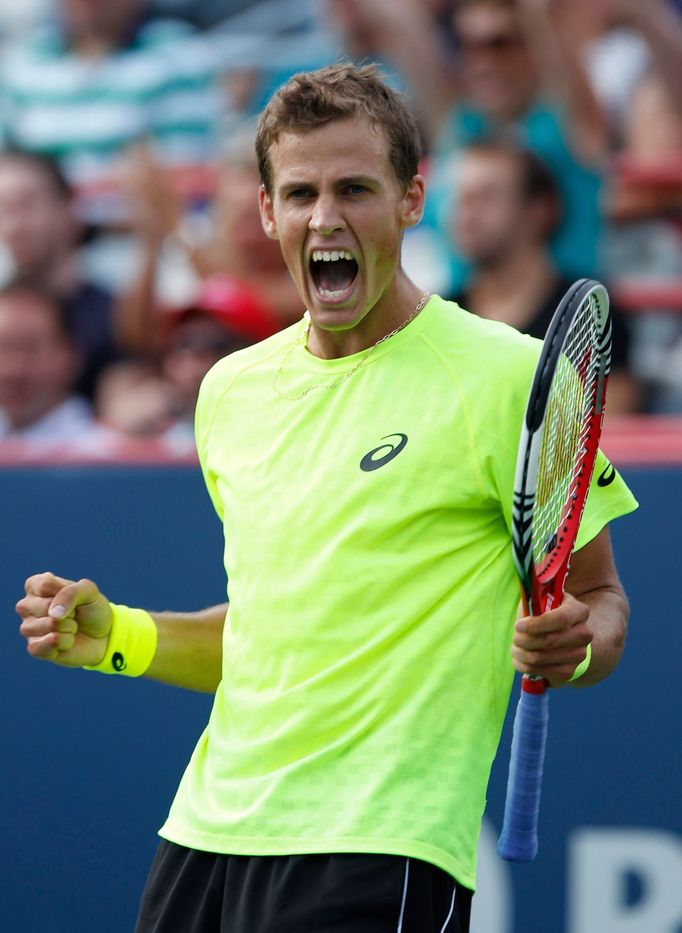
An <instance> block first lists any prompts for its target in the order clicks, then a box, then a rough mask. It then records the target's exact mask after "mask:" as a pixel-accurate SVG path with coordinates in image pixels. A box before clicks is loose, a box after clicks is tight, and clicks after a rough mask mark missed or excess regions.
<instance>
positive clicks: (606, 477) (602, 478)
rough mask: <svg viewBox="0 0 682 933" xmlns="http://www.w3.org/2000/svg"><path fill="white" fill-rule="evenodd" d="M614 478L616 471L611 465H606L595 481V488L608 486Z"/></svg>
mask: <svg viewBox="0 0 682 933" xmlns="http://www.w3.org/2000/svg"><path fill="white" fill-rule="evenodd" d="M615 478H616V470H615V467H614V466H613V464H612V463H609V464H607V465H606V466H605V467H604V469H603V470H602V472H601V473H600V475H599V478H598V479H597V486H610V485H611V483H612V482H613V481H614V479H615Z"/></svg>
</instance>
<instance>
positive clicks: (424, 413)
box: [161, 297, 636, 888]
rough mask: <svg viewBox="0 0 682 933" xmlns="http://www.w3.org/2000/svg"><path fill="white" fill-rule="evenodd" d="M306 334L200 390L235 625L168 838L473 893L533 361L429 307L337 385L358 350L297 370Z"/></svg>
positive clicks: (502, 695)
mask: <svg viewBox="0 0 682 933" xmlns="http://www.w3.org/2000/svg"><path fill="white" fill-rule="evenodd" d="M299 334H300V325H295V326H294V327H293V328H289V329H287V330H286V331H284V332H282V333H280V334H277V335H275V336H274V337H272V338H270V339H269V340H266V341H265V342H263V343H261V344H258V345H256V346H254V347H250V348H248V349H246V350H243V351H240V352H239V353H237V354H234V355H233V356H231V357H228V358H227V359H225V360H222V361H221V362H220V363H218V364H217V366H215V367H214V368H213V370H212V371H211V372H210V373H209V375H208V376H207V378H206V380H205V382H204V384H203V387H202V390H201V395H200V399H199V404H198V409H197V422H196V423H197V442H198V449H199V455H200V460H201V464H202V469H203V471H204V476H205V479H206V483H207V486H208V490H209V493H210V495H211V498H212V500H213V502H214V504H215V507H216V510H217V512H218V514H219V516H220V518H221V519H222V521H223V524H224V531H225V542H226V544H225V567H226V570H227V574H228V578H229V593H230V610H229V613H228V616H227V620H226V624H225V629H224V640H223V679H222V682H221V684H220V686H219V688H218V691H217V694H216V698H215V703H214V706H213V710H212V713H211V716H210V720H209V723H208V726H207V728H206V730H205V731H204V733H203V735H202V736H201V738H200V740H199V742H198V745H197V747H196V749H195V751H194V754H193V756H192V759H191V761H190V763H189V765H188V767H187V770H186V772H185V774H184V776H183V778H182V781H181V783H180V787H179V790H178V792H177V795H176V798H175V801H174V803H173V805H172V808H171V811H170V815H169V817H168V820H167V822H166V823H165V825H164V826H163V828H162V829H161V835H162V836H164V837H165V838H167V839H169V840H171V841H174V842H177V843H179V844H181V845H185V846H189V847H192V848H197V849H203V850H208V851H213V852H224V853H232V854H254V855H276V854H295V853H305V852H341V851H343V852H372V853H387V854H395V855H403V856H411V857H415V858H420V859H424V860H426V861H428V862H432V863H433V864H435V865H438V866H440V867H441V868H443V869H444V870H445V871H447V872H450V873H451V874H452V875H454V876H455V877H456V878H457V879H458V881H459V882H460V883H462V884H464V885H467V886H468V887H472V888H473V887H474V883H475V867H476V866H475V861H476V845H477V839H478V834H479V830H480V823H481V817H482V813H483V809H484V805H485V792H486V786H487V781H488V776H489V772H490V767H491V763H492V759H493V756H494V754H495V750H496V747H497V744H498V741H499V736H500V730H501V727H502V722H503V719H504V715H505V710H506V707H507V702H508V698H509V691H510V687H511V683H512V678H513V669H512V664H511V657H510V644H511V637H512V627H513V621H514V617H515V611H516V607H517V604H518V598H519V589H518V587H519V584H518V580H517V578H516V575H515V571H514V567H513V563H512V557H511V544H510V524H511V501H512V488H513V480H514V467H515V462H516V448H517V444H518V437H519V433H520V425H521V420H522V416H523V412H524V410H525V405H526V402H527V397H528V390H529V386H530V382H531V379H532V374H533V370H534V366H535V362H536V359H537V355H538V349H539V342H538V341H536V340H533V339H531V338H529V337H525V336H522V335H520V334H518V333H517V332H516V331H513V330H511V329H510V328H508V327H506V326H504V325H501V324H497V323H493V322H490V321H483V320H481V319H479V318H477V317H475V316H473V315H469V314H468V313H467V312H465V311H462V310H461V309H460V308H458V307H457V306H456V305H453V304H450V303H447V302H445V301H443V300H442V299H439V298H437V297H433V298H431V300H430V301H429V303H428V304H427V306H426V308H425V309H424V310H423V311H422V313H421V314H420V315H419V316H418V317H417V318H416V319H415V320H414V321H413V322H411V323H410V324H409V325H408V326H407V327H406V328H404V329H403V330H402V331H400V332H399V333H397V334H396V335H395V336H393V337H391V338H390V339H389V340H387V341H385V342H384V343H383V344H381V345H379V346H377V347H376V348H375V349H374V350H373V351H372V353H371V354H370V355H369V356H368V357H367V360H366V363H365V364H364V365H362V366H360V367H359V368H357V369H356V370H355V371H354V372H353V373H352V375H351V376H350V377H349V378H348V379H346V380H344V378H343V377H344V374H345V373H348V372H349V371H350V370H352V369H353V368H354V367H356V366H357V363H358V361H359V360H360V357H361V354H359V355H356V356H351V357H345V358H342V359H338V360H320V359H318V358H316V357H314V356H312V355H311V354H310V353H309V352H308V351H307V350H306V349H305V348H304V347H303V345H302V344H300V343H299V344H298V345H296V347H295V349H294V350H293V351H292V350H291V347H292V344H293V342H294V341H295V340H296V338H297V336H298V335H299ZM278 373H279V376H278ZM275 379H277V385H278V387H279V388H280V390H281V391H283V392H285V393H286V394H288V395H293V396H295V395H297V394H300V393H301V392H302V391H303V390H304V389H305V388H306V386H308V385H311V384H315V383H317V384H323V385H327V384H330V383H335V387H334V388H321V389H316V390H314V391H312V392H311V393H310V394H309V395H307V396H306V397H305V398H301V399H298V400H291V399H289V398H282V397H280V396H279V395H278V394H277V393H276V392H275V391H274V389H273V381H275ZM602 466H603V464H600V465H598V467H597V471H599V470H600V469H601V468H602ZM635 506H636V503H635V501H634V499H633V498H632V496H631V494H630V492H629V491H628V490H627V487H626V486H625V484H624V483H623V481H622V480H621V479H620V478H619V477H618V478H617V479H616V481H614V482H612V483H611V484H610V485H608V486H606V487H603V488H602V487H599V486H597V485H596V484H595V485H594V487H593V489H592V491H591V494H590V499H589V503H588V506H587V509H586V512H585V516H584V520H583V527H582V531H581V540H582V543H583V544H584V543H586V542H587V541H588V540H590V538H592V537H594V536H595V535H596V534H597V533H598V532H599V531H600V530H601V528H602V527H603V526H604V525H605V524H606V523H607V522H608V521H609V520H610V519H612V518H614V517H616V516H618V515H621V514H624V513H626V512H629V511H631V510H632V509H633V508H635Z"/></svg>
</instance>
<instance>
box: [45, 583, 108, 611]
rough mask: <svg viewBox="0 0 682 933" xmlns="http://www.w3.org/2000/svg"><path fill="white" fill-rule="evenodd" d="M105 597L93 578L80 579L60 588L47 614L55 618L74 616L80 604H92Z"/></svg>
mask: <svg viewBox="0 0 682 933" xmlns="http://www.w3.org/2000/svg"><path fill="white" fill-rule="evenodd" d="M104 599H105V597H104V596H103V595H102V594H101V593H100V591H99V589H98V588H97V585H96V584H95V583H93V582H92V580H78V581H76V582H75V583H68V584H67V585H66V586H64V587H62V589H60V590H59V592H58V593H57V594H56V596H54V597H53V598H52V602H51V603H50V606H49V608H48V610H47V614H48V615H49V616H50V617H51V618H53V619H65V618H66V617H67V616H74V615H75V613H76V609H77V608H78V607H79V606H87V605H92V604H93V603H97V602H99V601H101V600H104Z"/></svg>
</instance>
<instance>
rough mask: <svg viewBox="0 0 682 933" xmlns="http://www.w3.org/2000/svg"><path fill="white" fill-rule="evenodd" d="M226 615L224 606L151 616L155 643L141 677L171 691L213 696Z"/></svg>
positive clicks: (156, 613)
mask: <svg viewBox="0 0 682 933" xmlns="http://www.w3.org/2000/svg"><path fill="white" fill-rule="evenodd" d="M226 611H227V604H222V605H219V606H211V608H209V609H203V610H201V611H200V612H190V613H181V612H153V613H152V617H153V619H154V621H155V622H156V626H157V629H158V643H157V648H156V653H155V655H154V659H153V661H152V663H151V665H150V666H149V668H148V669H147V671H146V673H145V677H149V678H150V679H151V680H157V681H160V682H162V683H165V684H171V685H172V686H174V687H184V688H186V689H188V690H199V691H201V692H203V693H215V691H216V689H217V687H218V684H219V683H220V678H221V668H222V638H223V625H224V623H225V613H226Z"/></svg>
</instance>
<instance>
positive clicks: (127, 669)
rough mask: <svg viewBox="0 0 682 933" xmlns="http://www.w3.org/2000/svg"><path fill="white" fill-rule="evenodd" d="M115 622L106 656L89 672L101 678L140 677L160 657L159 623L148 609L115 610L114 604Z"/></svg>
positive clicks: (124, 607)
mask: <svg viewBox="0 0 682 933" xmlns="http://www.w3.org/2000/svg"><path fill="white" fill-rule="evenodd" d="M110 606H111V611H112V614H113V619H112V622H111V631H110V633H109V642H108V644H107V650H106V654H105V655H104V657H103V658H102V660H101V661H100V662H99V664H95V665H93V666H92V667H89V666H88V665H87V664H86V665H84V670H86V671H99V672H100V673H101V674H125V676H126V677H139V676H140V674H144V672H145V671H146V670H147V668H148V667H149V665H150V664H151V663H152V658H153V657H154V655H155V653H156V642H157V638H158V632H157V629H156V623H155V622H154V620H153V619H152V617H151V616H150V615H149V613H148V612H146V611H145V610H144V609H131V608H130V607H128V606H115V605H114V604H113V603H110Z"/></svg>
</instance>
